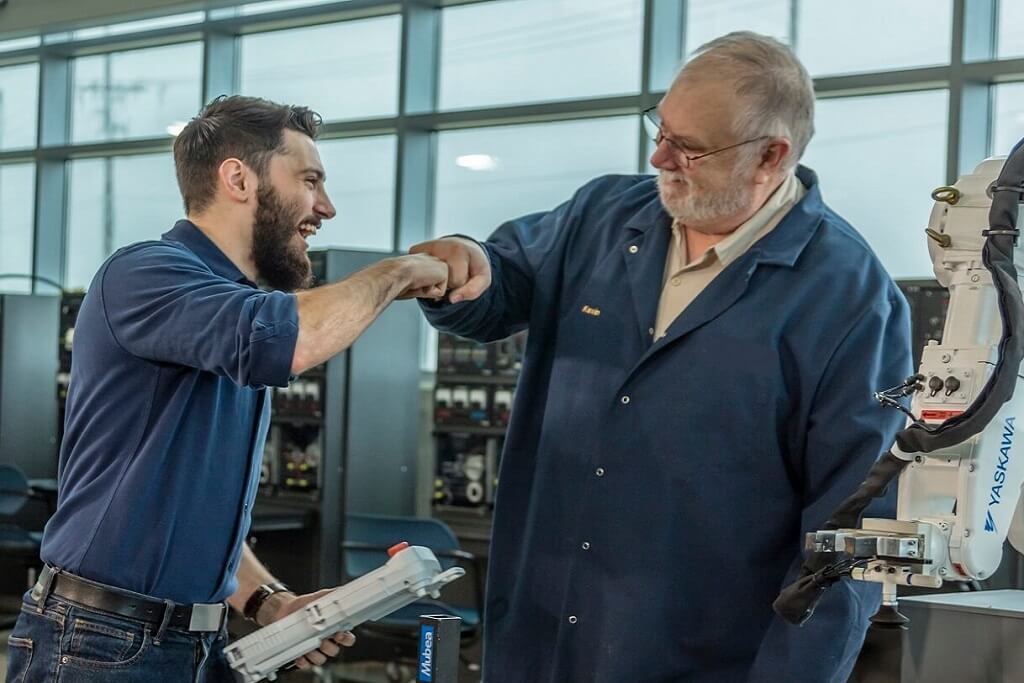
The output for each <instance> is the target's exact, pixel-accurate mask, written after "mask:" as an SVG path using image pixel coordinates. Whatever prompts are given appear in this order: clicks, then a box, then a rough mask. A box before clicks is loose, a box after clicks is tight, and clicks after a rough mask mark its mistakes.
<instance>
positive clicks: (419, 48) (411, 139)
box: [393, 0, 441, 251]
mask: <svg viewBox="0 0 1024 683" xmlns="http://www.w3.org/2000/svg"><path fill="white" fill-rule="evenodd" d="M440 54H441V10H440V9H439V7H438V3H437V2H435V1H433V0H404V1H403V3H402V42H401V55H400V60H399V64H400V66H399V69H400V73H399V94H398V120H397V132H398V144H397V146H396V156H397V159H396V163H395V204H394V209H395V211H394V226H393V244H394V246H395V249H397V250H399V251H404V250H405V249H407V248H408V247H410V246H411V245H413V244H415V243H416V242H420V241H423V240H425V239H428V238H429V237H430V236H431V235H432V234H433V206H434V187H435V186H434V183H435V169H434V165H435V164H434V161H435V155H436V146H437V141H436V137H435V135H434V130H435V129H436V127H435V126H431V125H429V123H428V125H423V124H424V123H425V122H429V119H430V117H432V116H433V115H434V114H433V112H435V111H436V110H437V102H438V87H439V70H440Z"/></svg>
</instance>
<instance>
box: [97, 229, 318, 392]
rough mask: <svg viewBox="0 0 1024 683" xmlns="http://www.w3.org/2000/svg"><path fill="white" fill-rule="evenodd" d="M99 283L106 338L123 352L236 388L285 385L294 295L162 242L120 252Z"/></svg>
mask: <svg viewBox="0 0 1024 683" xmlns="http://www.w3.org/2000/svg"><path fill="white" fill-rule="evenodd" d="M97 284H98V285H99V289H100V296H101V299H102V302H103V311H104V314H105V316H106V319H107V324H108V325H109V326H110V332H111V335H112V336H113V337H114V339H115V340H116V341H117V343H118V344H119V345H120V346H121V348H123V349H124V350H125V351H126V352H128V353H131V354H133V355H136V356H139V357H141V358H146V359H148V360H152V361H158V362H166V363H177V364H180V365H186V366H189V367H193V368H198V369H201V370H206V371H209V372H213V373H216V374H218V375H222V376H225V377H228V378H230V379H231V380H232V381H234V382H235V383H236V384H239V385H242V386H250V387H260V386H286V385H287V384H288V381H289V377H290V375H291V367H292V357H293V355H294V352H295V342H296V339H297V337H298V331H299V324H298V323H299V319H298V307H297V304H296V299H295V296H294V295H293V294H286V293H284V292H264V291H262V290H259V289H256V288H254V287H251V286H248V285H246V284H244V283H240V282H233V281H231V280H228V279H226V278H224V277H221V276H218V275H216V274H215V273H213V272H212V271H211V270H210V269H209V268H208V267H207V266H206V265H205V264H203V262H202V261H201V260H199V258H198V257H196V256H194V255H193V254H191V253H190V252H188V251H186V250H184V249H182V248H179V247H177V246H175V245H173V244H168V243H166V242H148V243H143V244H139V245H135V246H133V247H131V248H129V249H126V250H124V251H122V252H120V253H119V254H117V255H116V256H114V257H113V258H111V259H110V260H109V261H108V262H107V263H106V264H105V266H104V268H103V270H101V271H100V273H99V275H98V277H97V278H96V281H95V283H94V286H95V285H97Z"/></svg>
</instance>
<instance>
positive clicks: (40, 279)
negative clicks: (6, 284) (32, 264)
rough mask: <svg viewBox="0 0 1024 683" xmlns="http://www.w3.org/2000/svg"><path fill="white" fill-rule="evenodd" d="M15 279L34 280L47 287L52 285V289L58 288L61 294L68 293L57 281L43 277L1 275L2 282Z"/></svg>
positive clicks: (22, 274)
mask: <svg viewBox="0 0 1024 683" xmlns="http://www.w3.org/2000/svg"><path fill="white" fill-rule="evenodd" d="M14 279H20V280H34V281H36V282H42V283H43V284H45V285H50V286H51V287H56V288H57V289H59V290H60V291H61V292H65V291H67V290H65V289H64V286H63V285H62V284H60V283H59V282H57V281H56V280H51V279H50V278H48V277H43V276H42V275H29V274H28V273H0V280H14Z"/></svg>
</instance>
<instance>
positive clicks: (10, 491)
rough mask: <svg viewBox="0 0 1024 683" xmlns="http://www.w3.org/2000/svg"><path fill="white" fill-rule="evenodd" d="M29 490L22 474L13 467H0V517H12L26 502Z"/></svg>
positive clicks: (26, 480)
mask: <svg viewBox="0 0 1024 683" xmlns="http://www.w3.org/2000/svg"><path fill="white" fill-rule="evenodd" d="M30 490H31V489H30V488H29V485H28V479H26V478H25V475H24V473H23V472H22V471H21V470H19V469H18V468H17V467H15V466H14V465H0V515H13V514H16V513H17V512H18V510H20V509H21V506H22V505H24V504H25V501H27V500H28V496H29V492H30Z"/></svg>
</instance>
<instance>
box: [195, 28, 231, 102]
mask: <svg viewBox="0 0 1024 683" xmlns="http://www.w3.org/2000/svg"><path fill="white" fill-rule="evenodd" d="M238 53H239V50H238V37H237V36H236V35H235V34H234V33H232V32H227V31H223V30H214V29H208V30H206V31H204V32H203V88H202V95H201V98H202V103H203V104H205V103H207V102H209V101H211V100H213V99H214V98H215V97H217V96H219V95H230V94H233V93H236V92H238V89H239V87H238V83H239V66H240V65H239V58H238Z"/></svg>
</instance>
